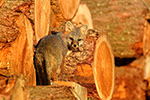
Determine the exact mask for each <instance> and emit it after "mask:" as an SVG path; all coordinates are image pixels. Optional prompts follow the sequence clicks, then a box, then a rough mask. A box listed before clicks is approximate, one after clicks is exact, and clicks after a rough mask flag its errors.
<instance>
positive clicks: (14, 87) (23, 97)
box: [0, 75, 31, 100]
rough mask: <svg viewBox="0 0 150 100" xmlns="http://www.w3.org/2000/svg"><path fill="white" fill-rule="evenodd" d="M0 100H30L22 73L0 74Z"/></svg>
mask: <svg viewBox="0 0 150 100" xmlns="http://www.w3.org/2000/svg"><path fill="white" fill-rule="evenodd" d="M0 100H31V99H30V94H29V91H28V86H27V82H26V80H25V78H24V76H23V75H20V76H15V75H13V76H7V77H6V76H1V75H0Z"/></svg>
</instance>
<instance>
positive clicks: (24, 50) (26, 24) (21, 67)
mask: <svg viewBox="0 0 150 100" xmlns="http://www.w3.org/2000/svg"><path fill="white" fill-rule="evenodd" d="M16 24H17V26H18V27H19V30H20V33H19V35H18V37H17V39H16V40H15V41H14V42H13V43H12V48H11V49H12V50H11V53H12V54H11V55H10V56H9V57H10V58H9V60H10V71H11V73H13V74H14V75H20V74H23V75H24V76H25V78H26V79H27V83H28V85H29V86H33V85H36V77H35V69H34V66H33V29H32V25H31V23H30V21H29V20H28V19H27V17H26V16H25V15H23V14H22V15H20V16H19V17H18V18H17V19H16Z"/></svg>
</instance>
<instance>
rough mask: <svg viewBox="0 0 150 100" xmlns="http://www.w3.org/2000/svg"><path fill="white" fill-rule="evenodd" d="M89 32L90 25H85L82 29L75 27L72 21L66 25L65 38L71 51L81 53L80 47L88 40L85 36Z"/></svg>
mask: <svg viewBox="0 0 150 100" xmlns="http://www.w3.org/2000/svg"><path fill="white" fill-rule="evenodd" d="M87 31H88V25H87V24H85V25H83V26H81V27H75V26H74V25H73V24H72V23H71V22H70V21H68V22H67V23H66V25H65V32H64V38H65V42H66V44H67V46H68V49H69V50H71V51H79V47H80V45H81V44H82V43H83V42H84V40H85V39H86V37H85V35H86V34H87Z"/></svg>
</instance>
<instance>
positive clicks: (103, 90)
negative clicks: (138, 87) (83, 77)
mask: <svg viewBox="0 0 150 100" xmlns="http://www.w3.org/2000/svg"><path fill="white" fill-rule="evenodd" d="M114 66H115V65H114V55H113V52H112V48H111V45H110V42H109V40H108V36H107V34H106V33H103V34H101V36H100V37H99V39H98V40H97V41H96V47H95V54H94V66H93V71H94V73H93V74H94V80H95V84H96V88H97V92H98V94H99V96H100V97H101V99H103V100H110V99H111V98H112V94H113V90H114V79H115V78H114Z"/></svg>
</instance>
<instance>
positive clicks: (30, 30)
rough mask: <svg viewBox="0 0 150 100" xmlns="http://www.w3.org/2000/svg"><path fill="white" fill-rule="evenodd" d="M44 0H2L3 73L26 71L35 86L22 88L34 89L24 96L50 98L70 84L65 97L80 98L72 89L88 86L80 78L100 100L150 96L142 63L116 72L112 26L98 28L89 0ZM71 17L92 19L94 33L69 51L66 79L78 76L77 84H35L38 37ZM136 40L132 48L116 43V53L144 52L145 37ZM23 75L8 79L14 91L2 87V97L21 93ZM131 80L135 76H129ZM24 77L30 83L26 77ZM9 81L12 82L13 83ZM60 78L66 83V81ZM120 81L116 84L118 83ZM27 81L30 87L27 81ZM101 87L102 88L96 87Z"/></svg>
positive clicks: (0, 58)
mask: <svg viewBox="0 0 150 100" xmlns="http://www.w3.org/2000/svg"><path fill="white" fill-rule="evenodd" d="M41 1H42V0H35V1H34V2H33V1H32V2H31V0H26V2H25V1H24V0H14V1H13V2H11V1H10V2H9V1H6V0H4V1H3V0H2V2H3V3H1V1H0V7H1V8H0V13H1V15H0V76H6V77H10V76H11V75H17V76H20V75H21V74H23V75H24V77H25V80H26V82H27V85H28V86H31V87H30V88H29V92H30V93H28V89H27V91H26V92H23V93H22V94H21V96H22V95H25V94H26V95H28V94H30V95H28V96H29V98H28V97H24V96H22V97H23V98H21V99H22V100H24V99H26V100H30V99H41V98H42V97H43V98H44V99H47V98H56V99H58V98H59V99H60V97H61V95H57V94H55V92H54V91H56V92H60V93H63V92H62V91H63V90H65V92H64V97H62V98H65V99H66V98H67V99H70V100H73V99H76V98H78V96H75V94H76V93H72V92H70V87H71V88H73V89H75V86H77V87H79V90H80V89H81V90H82V89H83V88H82V87H80V86H78V85H75V86H73V85H72V84H74V82H76V83H79V84H80V85H81V86H84V87H87V93H88V97H86V96H85V95H86V89H84V90H85V93H83V94H82V95H81V97H83V98H84V97H85V98H89V99H90V98H94V99H95V98H96V99H97V100H99V99H100V98H101V99H104V100H105V99H111V98H113V99H114V100H118V99H119V100H123V99H131V98H132V100H133V99H134V97H135V98H136V100H137V99H141V98H142V99H145V97H144V96H145V87H146V86H145V83H144V82H143V81H142V77H141V74H142V73H143V70H142V68H135V66H134V65H131V66H133V67H134V68H130V69H128V68H127V67H121V68H116V70H117V73H116V74H115V73H114V66H115V65H114V56H113V51H112V48H111V43H110V41H109V39H108V35H109V36H110V33H109V34H108V35H107V33H106V32H104V31H101V30H100V29H98V30H99V31H97V30H95V29H92V28H93V24H92V23H93V22H92V18H91V14H90V11H89V9H88V7H87V5H86V4H85V3H80V2H81V1H80V0H50V1H49V0H45V1H44V2H41ZM111 3H113V2H111ZM113 6H114V5H113ZM39 8H40V9H39ZM114 9H115V8H114ZM85 12H86V13H85ZM87 12H88V13H87ZM118 16H119V14H118ZM123 16H125V18H126V17H128V15H126V14H125V15H124V14H123ZM102 17H103V16H102ZM67 20H70V21H72V22H74V23H75V24H76V25H77V26H80V25H82V24H88V25H89V27H90V29H89V31H88V35H87V36H86V40H85V42H84V44H83V45H82V48H83V51H82V52H73V53H71V54H70V55H68V56H67V57H66V60H65V72H64V73H65V75H64V76H65V78H66V80H68V81H72V82H73V83H70V84H71V85H69V86H68V85H66V83H63V86H62V85H58V84H57V85H56V86H47V87H43V86H39V87H38V86H35V85H36V81H35V80H36V77H35V69H34V66H33V54H34V47H33V45H36V44H37V42H38V40H39V39H40V38H42V37H43V36H45V35H47V34H51V32H50V31H56V32H60V31H64V25H65V22H66V21H67ZM104 21H106V20H104ZM107 28H108V30H109V29H110V27H109V26H108V27H107ZM116 29H117V28H116ZM147 30H149V29H147ZM127 33H128V32H127ZM146 34H148V33H146ZM111 35H112V34H111ZM129 35H132V34H129ZM115 36H116V38H115V39H116V41H117V40H118V39H119V41H122V42H121V43H123V41H124V37H123V38H121V37H117V36H118V35H117V34H116V35H115ZM138 36H139V35H138ZM138 36H135V37H138ZM133 37H134V36H133ZM146 37H147V36H146ZM113 39H114V38H113ZM111 40H112V38H111ZM145 40H146V41H147V39H145ZM116 41H115V42H116ZM115 42H114V41H113V42H112V44H114V43H115ZM129 42H130V41H128V43H129ZM143 43H144V42H143ZM146 43H147V42H146ZM132 44H133V45H130V46H131V48H126V49H122V48H117V46H114V48H113V50H115V56H116V57H139V56H141V51H140V50H141V47H139V44H141V40H140V39H138V41H136V42H135V41H132ZM147 45H148V44H147ZM136 46H137V48H134V49H135V50H136V49H140V50H139V51H140V52H139V54H137V53H135V51H134V50H133V48H132V47H136ZM144 46H145V44H144ZM147 47H148V46H146V49H144V50H147V49H149V47H148V48H147ZM144 48H145V47H144ZM129 49H130V50H131V49H132V50H131V51H132V52H129V51H128V50H129ZM116 50H118V51H119V52H116ZM120 51H121V52H120ZM122 52H123V54H122ZM129 53H130V54H129ZM144 54H145V53H144ZM134 64H135V63H134ZM138 64H139V63H138ZM106 66H107V67H106ZM142 66H143V65H142ZM119 71H121V72H122V73H119ZM132 72H134V73H132ZM127 73H130V74H127ZM131 73H132V74H131ZM137 73H138V74H137ZM114 75H116V79H117V80H116V81H114V79H115V76H114ZM1 79H2V80H3V81H0V84H3V83H6V81H7V80H8V79H7V78H5V77H2V78H1ZM1 79H0V80H1ZM14 80H15V81H14ZM17 80H18V78H16V79H13V81H11V82H8V85H6V84H5V85H4V86H5V91H6V90H7V87H10V88H11V89H10V90H11V91H10V93H5V92H0V98H1V97H2V96H4V94H9V96H8V97H7V96H6V98H8V100H9V99H10V96H12V98H17V95H18V91H22V90H21V89H20V87H22V85H19V86H18V85H16V84H18V83H19V82H20V81H19V82H17ZM22 80H24V79H22ZM130 80H135V81H134V82H129V81H130ZM1 82H2V83H1ZM137 82H139V84H137ZM22 83H24V81H23V82H22ZM9 84H12V86H11V85H9ZM19 84H20V83H19ZM59 84H62V83H61V82H60V83H59ZM114 84H115V85H116V86H114ZM23 86H25V87H26V85H23ZM28 86H27V88H28ZM32 86H33V87H32ZM34 86H35V87H34ZM130 86H132V87H133V88H132V89H134V90H135V91H136V93H139V92H140V95H139V96H138V97H137V94H136V93H134V94H132V91H131V89H130V88H131V87H130ZM0 89H1V90H2V89H4V88H1V87H0ZM52 89H53V90H52ZM96 89H97V91H98V92H96ZM44 90H46V91H45V95H41V96H40V97H38V95H39V94H42V93H43V92H44ZM50 90H52V91H51V92H52V94H49V93H48V92H47V91H50ZM57 90H60V91H57ZM113 90H114V94H113ZM12 91H15V92H12ZM37 91H39V93H37ZM74 91H76V90H74ZM53 93H54V94H53ZM67 93H70V94H68V97H67V96H66V95H65V94H67ZM34 94H35V95H34ZM131 94H132V95H131ZM1 95H2V96H1ZM120 95H121V96H120ZM30 97H31V98H30ZM43 98H42V99H43ZM21 99H20V97H18V100H21ZM16 100H17V99H16Z"/></svg>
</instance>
